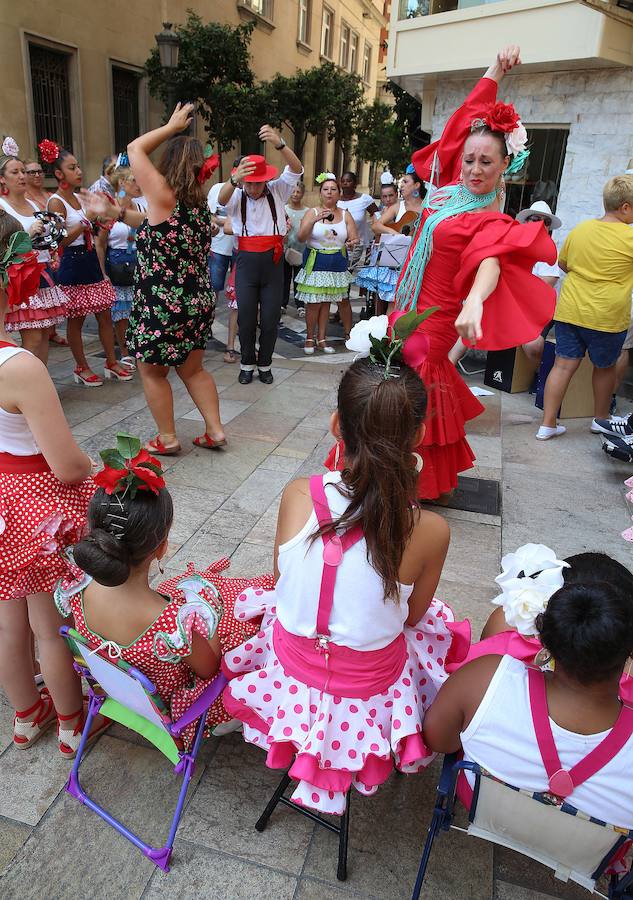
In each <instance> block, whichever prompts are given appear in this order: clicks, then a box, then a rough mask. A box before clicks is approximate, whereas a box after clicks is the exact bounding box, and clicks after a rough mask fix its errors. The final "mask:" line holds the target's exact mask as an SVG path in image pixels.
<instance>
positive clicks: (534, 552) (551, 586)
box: [492, 544, 569, 635]
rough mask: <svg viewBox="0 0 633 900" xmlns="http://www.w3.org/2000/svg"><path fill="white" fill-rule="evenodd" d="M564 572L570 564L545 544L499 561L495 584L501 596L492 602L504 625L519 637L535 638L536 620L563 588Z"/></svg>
mask: <svg viewBox="0 0 633 900" xmlns="http://www.w3.org/2000/svg"><path fill="white" fill-rule="evenodd" d="M566 568H569V563H566V562H564V561H563V560H562V559H557V558H556V554H555V553H554V551H553V550H550V548H549V547H546V546H545V545H544V544H524V545H523V546H522V547H519V549H518V550H517V551H516V553H508V554H507V555H506V556H504V557H503V559H502V560H501V575H497V577H496V578H495V581H496V582H497V584H498V585H499V587H500V588H501V590H502V592H503V593H502V594H500V596H499V597H496V598H495V599H494V600H493V601H492V602H493V603H494V604H495V606H501V607H502V608H503V612H504V615H505V620H506V622H507V623H508V625H510V626H511V627H513V628H516V629H517V631H518V632H519V634H526V635H533V634H536V617H537V616H538V615H539V614H540V613H542V612H544V611H545V608H546V606H547V604H548V603H549V600H550V598H551V597H552V595H553V594H555V593H556V591H558V590H560V588H562V586H563V584H564V583H565V581H564V578H563V569H566Z"/></svg>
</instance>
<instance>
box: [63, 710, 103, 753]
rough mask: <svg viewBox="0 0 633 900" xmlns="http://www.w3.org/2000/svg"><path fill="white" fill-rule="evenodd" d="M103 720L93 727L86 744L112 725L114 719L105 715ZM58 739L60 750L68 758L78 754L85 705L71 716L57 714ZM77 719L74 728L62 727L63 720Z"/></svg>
mask: <svg viewBox="0 0 633 900" xmlns="http://www.w3.org/2000/svg"><path fill="white" fill-rule="evenodd" d="M102 718H103V721H102V722H101V723H100V725H98V726H97V727H96V728H93V729H92V731H91V732H90V734H89V735H88V740H87V741H86V744H90V743H92V741H95V740H96V739H97V738H98V737H99V735H100V734H103V732H104V731H105V730H106V729H107V728H109V727H110V725H112V719H108V718H106V717H105V716H102ZM57 719H58V723H57V740H58V742H59V752H60V753H61V755H62V756H63V757H65V758H66V759H74V758H75V757H76V756H77V750H79V744H80V743H81V732H82V731H83V729H84V722H85V715H84V707H83V706H82V707H81V709H80V710H78V711H77V712H76V713H73V714H72V715H70V716H60V715H58V716H57ZM75 719H76V720H77V724H76V725H75V727H74V728H62V722H72V721H73V720H75Z"/></svg>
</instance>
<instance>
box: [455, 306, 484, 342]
mask: <svg viewBox="0 0 633 900" xmlns="http://www.w3.org/2000/svg"><path fill="white" fill-rule="evenodd" d="M483 312H484V304H483V301H482V300H480V299H479V298H478V297H470V298H469V299H468V300H465V301H464V305H463V306H462V311H461V312H460V314H459V315H458V316H457V319H456V320H455V328H456V329H457V333H458V335H459V336H460V337H461V338H464V339H465V340H467V341H470V343H471V344H476V343H477V341H480V340H481V338H482V337H483V331H482V330H481V318H482V316H483Z"/></svg>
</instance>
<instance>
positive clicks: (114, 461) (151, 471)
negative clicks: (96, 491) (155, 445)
mask: <svg viewBox="0 0 633 900" xmlns="http://www.w3.org/2000/svg"><path fill="white" fill-rule="evenodd" d="M99 455H100V456H101V459H102V460H103V463H104V466H103V469H102V470H101V471H100V472H98V473H97V474H96V475H94V476H93V477H94V481H95V484H97V485H98V487H100V488H103V490H104V491H105V492H106V494H121V495H122V497H125V496H126V494H128V493H129V496H130V498H131V499H132V500H133V499H134V497H135V496H136V492H137V491H151V492H152V493H153V494H158V493H159V491H160V490H161V489H162V488H164V487H165V479H164V478H163V470H162V468H161V464H160V462H159V461H158V460H157V459H156V457H155V456H152V455H151V454H150V453H148V451H147V450H146V449H145V448H144V447H142V446H141V442H140V440H139V439H138V438H137V437H134V436H133V435H131V434H124V433H121V434H117V445H116V447H114V448H112V449H110V450H102V451H101V453H100V454H99Z"/></svg>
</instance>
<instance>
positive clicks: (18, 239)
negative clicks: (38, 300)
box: [0, 231, 44, 307]
mask: <svg viewBox="0 0 633 900" xmlns="http://www.w3.org/2000/svg"><path fill="white" fill-rule="evenodd" d="M32 248H33V244H32V242H31V238H30V237H29V236H28V234H27V233H26V231H16V232H14V234H12V235H11V237H10V238H9V242H8V244H7V249H6V250H5V251H4V253H3V254H2V256H1V257H0V288H4V289H5V290H6V292H7V304H8V306H10V307H11V306H19V305H20V304H21V303H26V301H27V300H28V299H29V297H32V296H33V295H34V294H36V293H37V290H38V288H39V286H40V274H41V273H42V270H43V269H44V263H40V262H38V261H37V254H36V253H34V252H33V249H32Z"/></svg>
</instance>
